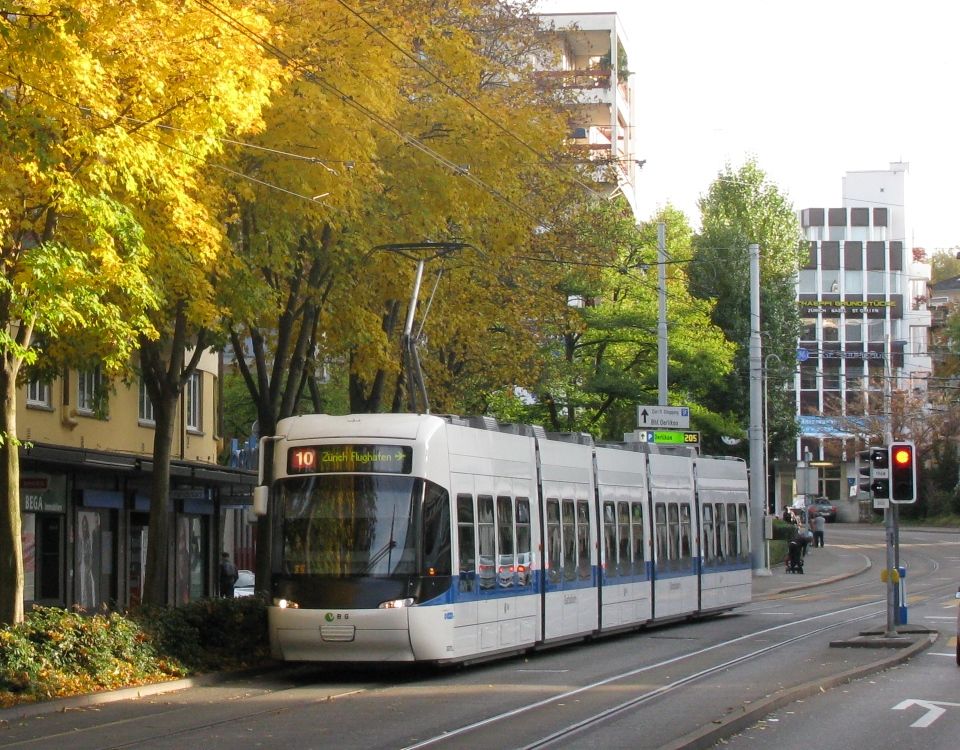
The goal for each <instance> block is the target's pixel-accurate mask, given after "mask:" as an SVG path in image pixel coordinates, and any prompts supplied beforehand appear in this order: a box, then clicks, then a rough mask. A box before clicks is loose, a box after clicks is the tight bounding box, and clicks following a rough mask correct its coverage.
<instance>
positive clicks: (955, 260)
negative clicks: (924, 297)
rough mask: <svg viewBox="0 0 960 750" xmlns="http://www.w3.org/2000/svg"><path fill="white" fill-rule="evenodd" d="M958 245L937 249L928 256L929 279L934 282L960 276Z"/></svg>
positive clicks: (959, 251) (959, 250)
mask: <svg viewBox="0 0 960 750" xmlns="http://www.w3.org/2000/svg"><path fill="white" fill-rule="evenodd" d="M958 256H960V245H958V246H957V247H952V248H950V249H949V250H939V251H937V252H935V253H934V254H933V255H932V256H931V257H930V281H931V282H932V283H934V284H936V283H937V282H940V281H943V280H945V279H953V278H956V277H957V276H960V257H958Z"/></svg>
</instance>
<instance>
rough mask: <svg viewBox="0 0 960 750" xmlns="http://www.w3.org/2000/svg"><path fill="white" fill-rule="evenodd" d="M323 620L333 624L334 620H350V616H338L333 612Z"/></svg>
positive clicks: (339, 614) (328, 613)
mask: <svg viewBox="0 0 960 750" xmlns="http://www.w3.org/2000/svg"><path fill="white" fill-rule="evenodd" d="M323 619H324V620H326V621H327V622H333V621H334V620H349V619H350V615H345V614H343V613H342V612H341V613H337V614H334V613H333V612H327V613H326V614H325V615H324V616H323Z"/></svg>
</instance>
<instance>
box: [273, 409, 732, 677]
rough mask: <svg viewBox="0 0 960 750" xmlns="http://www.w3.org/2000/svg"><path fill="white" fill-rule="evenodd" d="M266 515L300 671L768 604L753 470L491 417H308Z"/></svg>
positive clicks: (457, 653)
mask: <svg viewBox="0 0 960 750" xmlns="http://www.w3.org/2000/svg"><path fill="white" fill-rule="evenodd" d="M675 450H676V449H675ZM681 450H684V451H689V449H681ZM254 510H255V512H256V513H257V514H259V515H261V516H266V518H268V519H269V521H270V523H271V534H272V539H273V544H272V550H273V553H272V577H271V581H270V591H271V597H272V604H271V606H270V607H269V608H268V622H269V631H270V645H271V650H272V654H273V656H274V657H275V658H277V659H282V660H290V661H320V662H372V661H383V662H420V661H423V662H433V663H456V662H471V661H479V660H484V659H488V658H493V657H498V656H504V655H507V654H513V653H518V652H523V651H527V650H531V649H537V648H542V647H547V646H551V645H555V644H560V643H567V642H571V641H574V640H581V639H587V638H591V637H594V636H600V635H604V634H608V633H616V632H623V631H625V630H630V629H637V628H641V627H644V626H647V625H651V624H656V623H662V622H667V621H671V620H677V619H683V618H689V617H696V616H700V615H705V614H711V613H716V612H721V611H725V610H729V609H731V608H734V607H736V606H737V605H740V604H743V603H746V602H748V601H750V598H751V562H750V514H749V492H748V483H747V471H746V465H745V463H744V462H743V461H742V460H740V459H734V458H706V457H699V456H696V455H693V454H692V453H689V452H684V453H669V452H667V451H666V450H665V449H663V448H660V449H659V450H658V448H657V446H654V445H649V444H645V443H622V444H620V443H618V444H596V443H595V442H594V441H593V439H592V438H591V437H590V436H589V435H580V434H554V433H550V434H548V433H546V432H545V431H544V430H543V429H542V428H538V427H532V426H528V425H516V424H500V423H498V422H496V421H495V420H493V419H490V418H485V417H484V418H477V417H475V418H464V417H457V416H446V415H445V416H439V415H422V414H354V415H347V416H328V415H305V416H298V417H291V418H288V419H284V420H282V421H281V422H280V423H279V424H278V428H277V434H276V435H273V436H268V437H265V438H263V439H262V441H261V451H260V481H259V486H258V487H257V488H256V490H255V492H254ZM266 518H265V519H264V520H266Z"/></svg>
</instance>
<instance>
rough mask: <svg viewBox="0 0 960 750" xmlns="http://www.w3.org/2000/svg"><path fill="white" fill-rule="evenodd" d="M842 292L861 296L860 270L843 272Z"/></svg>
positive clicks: (861, 274) (861, 276)
mask: <svg viewBox="0 0 960 750" xmlns="http://www.w3.org/2000/svg"><path fill="white" fill-rule="evenodd" d="M843 291H844V292H845V293H846V294H863V272H862V271H860V270H855V271H846V272H844V274H843Z"/></svg>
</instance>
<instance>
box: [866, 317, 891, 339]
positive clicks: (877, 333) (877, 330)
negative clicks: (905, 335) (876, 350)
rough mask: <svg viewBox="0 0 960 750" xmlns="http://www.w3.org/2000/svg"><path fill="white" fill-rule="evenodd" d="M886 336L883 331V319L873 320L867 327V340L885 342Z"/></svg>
mask: <svg viewBox="0 0 960 750" xmlns="http://www.w3.org/2000/svg"><path fill="white" fill-rule="evenodd" d="M886 340H887V339H886V336H885V335H884V332H883V321H882V320H871V321H870V322H869V324H868V327H867V341H871V342H874V343H876V342H883V341H886Z"/></svg>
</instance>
